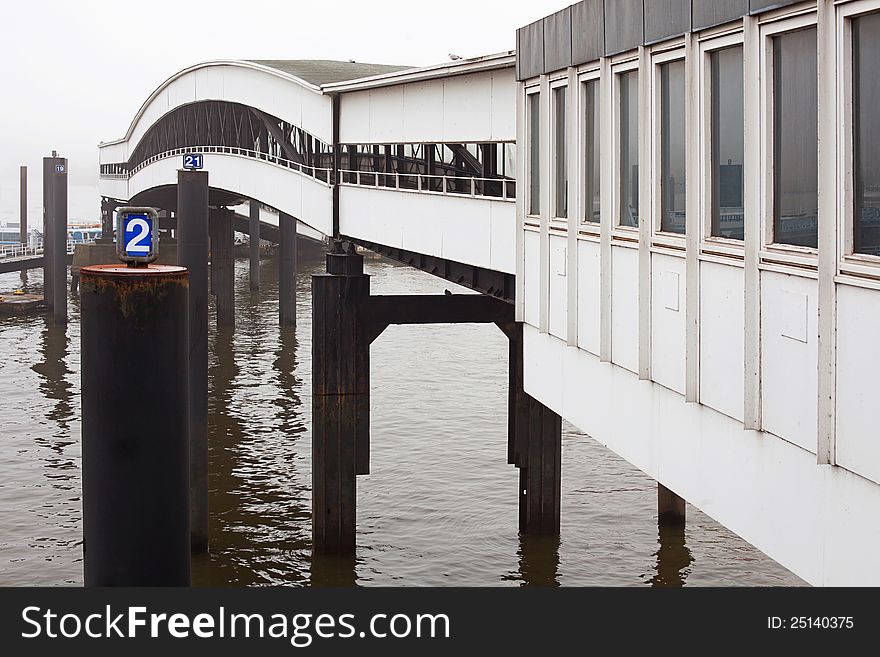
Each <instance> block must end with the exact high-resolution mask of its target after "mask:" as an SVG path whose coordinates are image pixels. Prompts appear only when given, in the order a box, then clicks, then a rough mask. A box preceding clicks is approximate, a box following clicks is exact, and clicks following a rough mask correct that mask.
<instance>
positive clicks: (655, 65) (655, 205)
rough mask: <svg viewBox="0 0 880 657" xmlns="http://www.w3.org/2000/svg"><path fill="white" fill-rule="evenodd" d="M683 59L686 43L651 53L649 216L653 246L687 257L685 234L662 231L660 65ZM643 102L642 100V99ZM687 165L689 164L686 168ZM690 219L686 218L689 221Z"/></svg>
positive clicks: (640, 100) (686, 182)
mask: <svg viewBox="0 0 880 657" xmlns="http://www.w3.org/2000/svg"><path fill="white" fill-rule="evenodd" d="M677 61H680V62H682V63H684V64H685V66H687V63H686V62H685V52H684V45H683V44H682V45H681V46H676V47H675V48H674V49H667V50H663V51H662V52H659V53H656V54H655V53H652V54H651V101H650V102H651V105H650V107H651V171H650V179H651V207H650V208H648V216H649V217H650V219H651V245H652V246H661V247H668V248H671V249H674V250H676V251H680V253H675V254H674V255H677V256H680V257H682V258H683V257H684V248H685V233H681V234H679V233H670V232H664V231H662V230H660V226H661V222H662V220H663V216H662V215H663V212H662V207H663V205H662V204H663V200H662V196H663V193H662V190H661V189H660V187H661V181H662V178H661V174H662V169H663V152H662V146H663V135H662V134H661V133H662V127H663V119H662V111H663V107H662V99H661V98H660V95H661V94H662V92H663V85H662V84H661V83H660V66H661V65H663V64H668V63H669V62H677ZM685 99H687V80H685ZM639 102H642V99H639ZM687 139H688V134H687V126H685V140H687ZM685 153H687V145H685ZM685 168H687V167H685ZM689 182H690V181H688V180H687V176H685V185H687V186H688V187H690V184H689ZM688 191H689V192H690V190H688ZM641 213H642V209H641V208H639V215H640V216H639V220H640V221H641ZM687 221H688V219H687V218H686V219H685V222H687Z"/></svg>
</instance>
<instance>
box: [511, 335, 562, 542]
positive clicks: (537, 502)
mask: <svg viewBox="0 0 880 657" xmlns="http://www.w3.org/2000/svg"><path fill="white" fill-rule="evenodd" d="M505 332H506V333H507V334H508V338H509V339H510V364H509V368H510V369H509V372H510V391H509V395H510V396H509V402H508V414H509V416H508V454H507V457H508V462H509V463H511V464H513V465H515V466H517V467H518V468H519V529H520V532H521V533H523V534H525V535H532V536H538V535H543V536H552V535H557V534H559V518H560V483H561V481H562V418H561V417H560V416H559V415H557V414H556V413H554V412H553V411H551V410H550V409H549V408H547V407H546V406H544V404H542V403H541V402H539V401H538V400H537V399H535V398H534V397H532V396H531V395H528V394H526V392H525V391H524V390H523V362H522V361H523V347H522V324H521V323H517V324H516V326H515V327H514V328H513V330H511V331H505Z"/></svg>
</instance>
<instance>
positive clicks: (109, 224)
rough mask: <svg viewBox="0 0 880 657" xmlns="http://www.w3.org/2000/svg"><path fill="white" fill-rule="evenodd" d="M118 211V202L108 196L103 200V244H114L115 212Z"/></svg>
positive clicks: (101, 238)
mask: <svg viewBox="0 0 880 657" xmlns="http://www.w3.org/2000/svg"><path fill="white" fill-rule="evenodd" d="M114 210H116V202H115V201H113V200H112V199H109V198H107V197H106V196H104V197H102V198H101V237H100V238H98V239H99V240H100V241H101V242H102V243H105V244H108V243H111V242H113V233H114V228H113V212H114Z"/></svg>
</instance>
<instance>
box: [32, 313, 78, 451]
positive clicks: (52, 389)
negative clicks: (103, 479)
mask: <svg viewBox="0 0 880 657" xmlns="http://www.w3.org/2000/svg"><path fill="white" fill-rule="evenodd" d="M44 322H45V323H44V326H43V331H42V334H41V335H40V348H39V353H40V357H41V361H40V362H38V363H35V364H34V365H33V366H32V368H31V369H33V370H34V372H36V373H37V374H39V375H40V392H41V393H42V394H43V396H44V397H46V398H47V399H53V400H55V402H56V403H55V405H54V406H53V407H52V409H51V410H50V411H49V413H47V415H46V419H48V420H50V422H52V423H57V424H58V431H57V432H56V437H58V438H60V439H61V440H65V439H66V442H63V443H62V444H61V445H59V448H60V447H63V446H65V445H69V444H70V442H71V440H70V438H71V436H70V432H69V428H70V421H71V420H72V419H73V409H72V403H73V400H72V397H73V394H72V392H71V388H72V386H71V384H70V382H69V381H68V376H69V375H70V374H71V372H70V370H69V369H68V368H67V364H66V363H65V358H67V327H66V326H55V325H54V323H53V322H52V319H51V318H50V317H49V316H48V315H46V317H45V318H44Z"/></svg>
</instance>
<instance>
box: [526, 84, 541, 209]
mask: <svg viewBox="0 0 880 657" xmlns="http://www.w3.org/2000/svg"><path fill="white" fill-rule="evenodd" d="M533 95H537V96H538V111H539V112H540V109H541V86H540V84H537V83H536V84H532V85H528V86H526V88H525V111H524V112H523V114H525V130H524V132H525V138H526V147H525V149H524V150H525V162H523V164H524V166H523V170H524V171H525V172H526V175H525V178H526V179H525V180H524V181H523V183H525V184H524V187H525V189H524V190H523V192H524V194H523V199H524V200H525V204H524V207H523V215H524V216H525V217H526V218H527V219H534V220H536V221H540V220H541V213H540V208H541V199H540V198H539V199H538V209H539V211H538V214H532V213H531V209H532V173H533V172H532V143H533V142H532V115H531V96H533ZM539 118H540V114H539ZM538 132H539V133H540V125H539V127H538ZM540 138H541V135H540V134H538V139H540ZM538 157H539V158H540V153H539V154H538ZM538 163H539V164H538V176H539V177H540V175H541V171H540V168H541V167H540V159H539V160H538ZM539 184H540V181H539Z"/></svg>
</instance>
